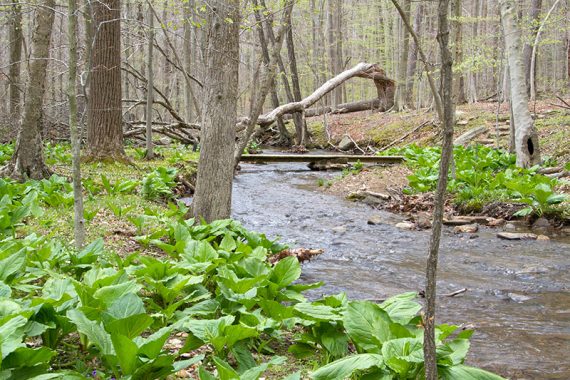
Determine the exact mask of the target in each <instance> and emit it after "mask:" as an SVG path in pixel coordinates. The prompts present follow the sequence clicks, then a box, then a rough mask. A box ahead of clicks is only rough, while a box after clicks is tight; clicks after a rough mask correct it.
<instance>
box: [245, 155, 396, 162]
mask: <svg viewBox="0 0 570 380" xmlns="http://www.w3.org/2000/svg"><path fill="white" fill-rule="evenodd" d="M403 160H404V157H402V156H364V155H351V154H346V155H340V154H244V155H243V156H242V159H241V161H242V162H253V163H267V162H271V163H278V162H318V161H343V162H358V161H360V162H363V163H364V162H366V163H375V164H399V163H401V162H402V161H403Z"/></svg>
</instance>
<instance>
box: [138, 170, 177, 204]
mask: <svg viewBox="0 0 570 380" xmlns="http://www.w3.org/2000/svg"><path fill="white" fill-rule="evenodd" d="M177 173H178V171H177V170H176V169H175V168H165V167H159V168H156V169H155V170H153V171H152V172H151V173H149V174H148V175H147V176H146V177H144V179H143V181H142V195H143V197H144V198H146V199H151V200H154V199H161V198H166V199H169V198H172V189H173V188H174V187H175V186H176V174H177Z"/></svg>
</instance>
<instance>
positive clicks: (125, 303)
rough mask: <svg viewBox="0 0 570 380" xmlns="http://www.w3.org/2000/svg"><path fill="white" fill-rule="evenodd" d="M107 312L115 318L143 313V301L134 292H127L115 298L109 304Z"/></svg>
mask: <svg viewBox="0 0 570 380" xmlns="http://www.w3.org/2000/svg"><path fill="white" fill-rule="evenodd" d="M107 312H108V313H109V315H111V316H112V317H114V318H116V319H123V318H127V317H130V316H132V315H137V314H143V313H145V310H144V303H143V301H142V300H141V299H140V297H139V296H137V295H136V294H134V293H127V294H125V295H123V296H122V297H120V298H119V299H117V300H115V301H114V302H113V303H112V304H111V306H109V308H108V309H107Z"/></svg>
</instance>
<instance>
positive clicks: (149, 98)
mask: <svg viewBox="0 0 570 380" xmlns="http://www.w3.org/2000/svg"><path fill="white" fill-rule="evenodd" d="M148 28H149V30H148V51H147V71H146V76H147V81H148V84H147V87H146V155H145V158H146V159H147V160H152V159H154V150H153V148H154V147H153V144H152V116H153V115H152V105H153V102H154V70H153V59H152V58H153V57H152V55H153V47H154V15H153V14H152V5H151V4H150V2H149V4H148Z"/></svg>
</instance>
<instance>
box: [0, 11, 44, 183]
mask: <svg viewBox="0 0 570 380" xmlns="http://www.w3.org/2000/svg"><path fill="white" fill-rule="evenodd" d="M54 7H55V0H45V2H44V4H43V6H42V7H38V8H37V10H36V15H35V18H36V28H35V29H34V33H33V36H32V62H31V63H30V73H29V82H28V88H27V91H26V93H27V99H26V103H25V105H24V115H23V118H22V125H21V127H20V132H19V134H18V140H17V142H16V149H15V151H14V154H13V156H12V160H11V161H10V162H9V163H8V165H6V166H5V167H4V168H3V169H2V170H0V176H11V177H14V178H16V179H18V180H26V179H42V178H46V177H49V176H50V175H51V171H50V170H49V169H48V167H47V166H46V164H45V161H44V154H43V141H42V135H41V127H42V116H43V112H42V106H43V98H44V94H45V89H46V77H47V75H46V71H47V65H48V59H49V48H50V40H51V33H52V27H53V20H54V14H55V11H54Z"/></svg>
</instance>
